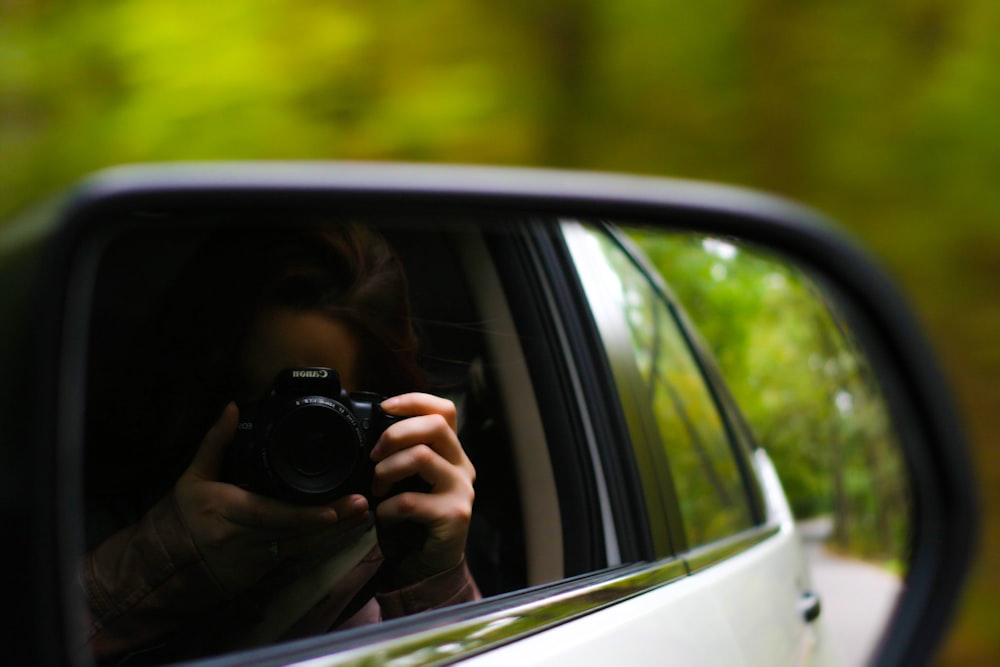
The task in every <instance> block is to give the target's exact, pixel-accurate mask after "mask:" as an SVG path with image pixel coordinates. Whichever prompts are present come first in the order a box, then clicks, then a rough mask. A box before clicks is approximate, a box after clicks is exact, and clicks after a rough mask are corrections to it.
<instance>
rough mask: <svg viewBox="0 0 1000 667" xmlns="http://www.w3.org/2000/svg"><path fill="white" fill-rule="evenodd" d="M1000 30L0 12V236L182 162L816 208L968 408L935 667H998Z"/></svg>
mask: <svg viewBox="0 0 1000 667" xmlns="http://www.w3.org/2000/svg"><path fill="white" fill-rule="evenodd" d="M998 25H1000V3H996V2H994V1H993V0H956V1H951V0H885V1H883V2H875V3H873V2H869V1H867V0H814V1H813V2H801V3H790V2H784V1H782V0H709V1H707V2H702V3H691V2H650V1H648V0H618V1H616V2H596V1H595V0H577V1H575V2H570V1H569V0H552V1H550V2H545V3H536V2H527V1H525V0H512V1H510V2H506V3H478V4H474V3H462V2H458V1H457V0H428V1H427V2H422V3H408V2H402V1H400V0H372V1H370V2H364V3H362V2H344V3H327V2H317V1H316V0H305V1H303V2H297V3H280V2H277V0H240V1H239V2H233V1H232V0H221V1H220V2H214V3H196V2H193V1H192V0H170V1H169V2H168V1H167V0H99V1H98V0H74V1H73V2H56V1H54V0H2V1H0V218H2V217H5V216H6V215H7V214H8V213H10V212H12V211H15V210H17V209H19V208H21V207H22V206H24V205H26V204H28V203H29V202H33V201H35V200H36V199H38V198H40V197H42V196H45V195H47V194H48V193H50V192H52V191H54V190H57V189H60V188H63V187H65V186H67V185H69V184H70V183H72V182H73V181H74V180H76V179H77V178H79V177H80V176H82V175H83V174H85V173H87V172H90V171H92V170H94V169H96V168H99V167H103V166H108V165H113V164H120V163H126V162H136V161H151V160H178V159H233V158H281V159H285V158H352V159H375V160H382V159H404V160H417V161H447V162H485V163H500V164H532V165H554V166H565V167H580V168H596V169H606V170H615V171H628V172H644V173H657V174H669V175H677V176H683V177H690V178H707V179H712V180H718V181H727V182H735V183H740V184H743V185H747V186H752V187H760V188H764V189H766V190H769V191H772V192H776V193H779V194H783V195H788V196H791V197H794V198H796V199H799V200H801V201H805V202H809V203H810V204H812V205H814V206H816V207H817V208H819V209H822V210H824V211H826V212H828V213H829V214H831V215H832V216H833V217H834V218H836V219H839V220H843V221H844V222H845V223H847V224H848V225H850V226H851V227H852V229H853V230H855V231H856V232H857V233H858V234H860V235H861V236H862V238H863V239H864V240H865V241H866V242H867V243H868V244H869V245H870V246H872V247H873V248H874V249H875V251H876V252H877V253H878V254H879V255H880V256H881V257H882V258H883V259H884V260H885V261H886V263H887V264H888V266H889V269H890V270H891V271H892V272H893V273H895V274H896V275H897V276H899V277H900V278H902V280H903V283H904V287H906V288H907V290H908V292H910V293H911V294H913V295H914V297H915V303H916V306H917V309H918V311H919V313H920V314H921V315H922V316H923V317H924V319H925V320H926V322H927V323H928V324H929V326H930V330H931V335H932V338H933V339H934V340H935V342H936V343H937V344H938V346H939V348H940V349H941V350H942V352H943V356H944V360H945V363H946V366H947V369H948V371H949V374H950V377H951V378H952V380H953V382H954V383H955V385H956V386H957V388H958V390H959V392H960V398H961V401H962V406H963V408H964V410H965V412H966V414H967V416H968V419H969V424H970V431H971V433H972V435H973V438H974V442H975V445H976V456H977V461H978V463H979V465H978V473H979V475H980V477H981V481H982V484H981V487H982V488H983V490H984V494H985V507H986V510H987V511H986V513H985V521H986V531H985V535H984V539H983V542H982V544H983V546H982V553H983V556H982V558H981V560H980V565H979V568H978V570H977V574H976V582H975V584H974V585H973V586H971V587H970V588H969V590H970V597H969V602H968V604H967V606H966V612H965V614H964V616H963V620H962V623H961V625H960V627H959V632H958V639H959V640H960V641H959V642H956V643H954V644H953V645H952V647H951V649H950V655H951V657H952V658H953V659H954V660H955V662H957V663H959V664H969V663H979V664H982V663H983V662H995V661H996V660H997V659H1000V640H998V639H997V634H996V633H995V631H994V628H995V627H996V625H997V621H998V615H997V612H996V611H995V603H994V600H995V598H996V596H997V594H998V593H1000V568H996V567H995V566H994V565H993V564H991V563H990V560H992V559H996V558H997V557H998V556H1000V512H997V511H996V508H998V507H1000V492H998V491H997V489H1000V465H998V462H997V460H996V457H994V456H993V454H992V452H993V450H994V445H996V444H998V439H1000V435H998V434H1000V388H998V386H997V384H996V381H995V378H996V377H997V375H1000V346H998V345H997V344H996V342H995V341H997V340H1000V307H998V306H997V300H996V297H995V290H996V283H997V272H998V267H1000V224H998V211H1000V188H998V187H997V181H998V178H1000V176H998V175H1000V150H997V146H998V145H1000V114H997V113H996V112H995V109H994V107H995V100H996V99H998V98H1000V76H997V74H996V70H997V63H1000V40H998V39H997V38H996V27H997V26H998ZM987 655H990V656H992V658H993V660H990V659H988V657H984V656H987Z"/></svg>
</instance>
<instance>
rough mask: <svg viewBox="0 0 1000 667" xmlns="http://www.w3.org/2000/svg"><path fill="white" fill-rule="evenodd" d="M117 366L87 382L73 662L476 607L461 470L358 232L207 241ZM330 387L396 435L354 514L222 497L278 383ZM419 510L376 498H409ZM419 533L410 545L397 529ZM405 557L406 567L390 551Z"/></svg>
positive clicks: (376, 248)
mask: <svg viewBox="0 0 1000 667" xmlns="http://www.w3.org/2000/svg"><path fill="white" fill-rule="evenodd" d="M173 284H174V287H173V288H172V289H171V290H169V296H168V297H166V298H165V299H164V301H163V303H162V304H158V306H157V308H156V309H155V311H154V312H153V315H152V317H151V318H150V322H151V326H150V328H149V329H148V330H147V331H144V332H143V333H142V335H140V336H138V337H137V338H138V340H139V341H141V344H140V345H138V346H137V347H136V349H135V351H134V353H133V354H121V355H119V362H118V366H117V367H114V368H111V369H107V368H104V369H96V370H95V372H93V373H92V379H91V381H90V382H91V385H90V395H89V397H88V401H89V402H88V424H87V429H88V431H87V433H88V435H87V450H86V471H85V472H86V494H87V513H88V522H87V542H88V546H87V552H86V554H85V557H84V559H83V563H82V567H81V568H80V580H81V584H82V587H83V591H84V594H85V599H86V602H87V605H88V609H89V617H88V623H87V626H86V627H87V630H88V636H87V638H86V644H87V646H88V647H89V649H90V651H91V652H92V653H93V654H94V655H95V656H96V657H97V658H98V660H99V662H102V663H110V664H136V663H151V662H165V661H170V660H176V659H181V658H185V657H193V656H198V655H206V654H212V653H216V652H220V651H224V650H234V649H238V648H245V647H250V646H255V645H260V644H263V643H268V642H272V641H276V640H279V639H291V638H296V637H304V636H309V635H315V634H318V633H324V632H328V631H331V630H335V629H340V628H351V627H355V626H359V625H364V624H369V623H374V622H378V621H380V620H382V619H388V618H394V617H399V616H403V615H407V614H412V613H414V612H419V611H423V610H427V609H432V608H437V607H443V606H446V605H452V604H456V603H460V602H465V601H471V600H474V599H477V598H478V597H479V596H480V594H479V591H478V589H477V587H476V584H475V582H474V581H473V579H472V577H471V575H470V573H469V571H468V569H467V566H466V564H465V560H464V550H465V543H466V537H467V533H468V528H469V522H470V517H471V511H472V503H473V496H474V492H473V483H474V481H475V476H476V473H475V470H474V468H473V466H472V464H471V463H470V461H469V458H468V457H467V456H466V454H465V452H464V450H463V447H462V444H461V442H459V439H458V436H457V429H456V409H455V406H454V404H453V403H452V402H451V401H449V400H446V399H444V398H440V397H437V396H434V395H431V394H429V393H425V391H426V386H425V385H426V382H425V379H424V377H423V375H422V372H421V370H420V368H419V366H418V364H417V341H416V336H415V333H414V327H413V324H412V321H411V318H410V306H409V300H408V295H407V288H406V282H405V277H404V274H403V270H402V266H401V263H400V262H399V261H398V259H397V257H396V256H395V254H394V253H393V251H392V249H391V247H390V246H389V244H388V243H387V242H386V240H385V239H384V238H383V237H382V236H381V235H379V234H377V233H376V232H374V231H372V230H371V229H370V228H367V227H365V226H361V225H355V224H347V225H341V226H338V227H324V228H321V229H312V230H306V229H301V230H284V231H282V232H276V231H266V230H259V231H257V232H252V233H245V232H240V233H236V232H231V233H229V234H216V235H215V237H214V238H211V239H209V240H208V241H207V242H206V243H205V244H204V246H203V248H202V250H201V251H199V252H198V253H196V254H195V255H194V256H193V257H192V258H191V259H190V261H188V262H187V264H186V268H185V269H184V270H183V271H181V272H180V275H179V276H178V278H177V279H176V281H174V282H173ZM305 366H322V367H329V368H332V369H336V370H337V371H338V372H339V374H340V378H341V382H342V385H343V386H344V388H345V389H346V390H347V391H359V390H365V391H373V392H378V393H379V394H380V395H382V396H390V398H388V399H387V400H385V401H384V402H383V403H381V407H382V409H383V410H384V411H385V412H386V413H388V414H391V415H395V416H398V417H407V419H402V420H399V421H397V422H395V423H393V424H392V425H391V426H389V427H388V428H387V429H386V430H385V431H384V433H383V434H382V435H381V437H380V438H379V439H378V441H377V444H376V445H375V446H374V448H373V450H372V451H371V458H372V460H373V461H374V462H375V468H374V479H373V482H372V487H371V493H370V494H367V495H365V494H360V493H352V494H349V495H346V496H344V497H340V498H336V499H334V500H333V501H331V502H329V503H328V504H324V505H320V506H310V505H299V504H294V503H289V502H284V501H282V500H278V499H276V498H274V497H269V496H268V495H262V494H259V493H255V492H252V491H249V490H246V489H245V488H241V487H240V486H236V485H234V484H231V483H228V482H227V481H225V480H224V475H223V474H222V473H223V468H224V466H225V464H226V460H227V459H226V456H227V451H228V448H229V446H230V444H231V442H232V440H233V437H234V433H235V431H236V428H237V423H238V420H239V416H240V415H239V408H238V407H237V403H239V402H241V401H245V400H250V399H258V398H260V397H261V396H263V395H264V394H265V392H267V391H268V390H269V388H270V387H271V386H272V384H273V383H274V380H275V377H276V376H277V375H278V373H279V372H281V371H282V370H283V369H288V368H295V367H305ZM413 478H419V479H421V480H423V481H424V482H426V485H425V486H424V488H422V489H421V490H417V491H415V490H409V491H404V492H401V493H393V492H391V490H392V489H393V485H394V484H396V483H397V482H400V481H402V480H407V479H413ZM414 523H416V524H419V525H420V526H422V527H423V530H422V532H421V536H420V540H419V541H418V542H412V541H411V542H407V541H406V540H405V539H404V536H405V527H407V526H410V527H412V524H414ZM407 544H409V545H410V546H409V547H407V546H406V545H407Z"/></svg>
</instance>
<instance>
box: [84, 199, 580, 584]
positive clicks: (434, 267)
mask: <svg viewBox="0 0 1000 667" xmlns="http://www.w3.org/2000/svg"><path fill="white" fill-rule="evenodd" d="M161 218H162V216H158V215H151V214H149V213H148V212H144V213H136V214H134V215H133V216H132V218H130V219H126V220H123V221H122V225H121V227H120V231H119V232H117V233H115V234H113V235H111V236H110V237H109V238H108V239H107V241H106V243H105V244H104V247H103V250H102V251H101V252H100V254H99V258H98V260H97V269H96V271H95V272H94V275H95V278H94V281H93V288H92V289H93V292H92V294H93V298H92V304H91V320H90V325H89V337H88V359H89V362H88V364H87V369H86V372H87V376H88V382H89V383H90V386H94V384H95V383H96V382H99V381H105V382H106V381H107V377H108V374H109V372H112V369H115V368H116V365H115V360H116V355H117V354H118V353H119V351H120V350H121V349H122V348H123V347H124V346H127V345H129V344H131V340H130V339H132V338H133V337H135V336H137V335H138V332H139V331H141V328H142V326H143V322H144V321H145V320H146V319H147V318H148V317H149V316H150V314H151V313H152V312H153V311H154V310H155V309H156V307H157V302H158V299H160V298H161V296H162V295H163V294H164V292H165V290H166V289H167V287H168V285H169V284H170V282H171V280H172V279H173V277H174V276H175V275H176V274H177V272H178V271H179V270H180V267H181V266H182V265H183V264H184V262H185V261H186V260H187V259H188V258H189V257H190V256H191V255H192V254H193V253H194V252H195V251H196V249H197V247H198V246H199V244H200V243H201V242H202V241H203V239H204V238H205V236H206V234H207V232H208V230H210V229H212V228H213V227H216V226H217V225H218V222H217V221H214V220H212V219H211V217H210V216H209V217H208V219H205V220H193V221H191V223H190V224H186V225H180V226H179V225H178V224H177V221H176V220H171V221H170V223H171V224H157V223H158V221H159V220H161ZM377 226H378V227H379V228H380V230H381V231H382V233H383V234H384V235H385V237H386V238H387V239H388V240H389V242H390V244H391V245H392V246H393V248H394V249H395V250H396V252H397V253H398V255H399V257H400V259H401V260H402V262H403V264H404V266H405V269H406V273H407V279H408V281H409V289H410V297H411V305H412V308H413V313H414V322H415V325H416V328H417V332H418V336H419V339H420V344H421V355H420V361H421V365H422V367H423V369H424V370H425V372H426V374H427V377H428V380H429V384H430V387H431V391H432V392H433V393H436V394H439V395H442V396H445V397H447V398H450V399H451V400H453V401H454V402H455V404H456V406H457V408H458V411H459V435H460V439H461V441H462V443H463V446H464V447H465V449H466V451H467V453H468V455H469V457H470V459H471V460H472V462H473V464H474V465H475V467H476V471H477V481H476V487H475V488H476V500H475V505H474V514H473V518H472V522H471V525H470V535H469V539H468V543H467V550H466V557H467V560H468V563H469V566H470V569H471V570H472V573H473V576H474V578H475V579H476V581H477V584H478V585H479V587H480V590H481V591H482V593H483V594H484V596H494V595H498V594H502V593H506V592H510V591H516V590H520V589H523V588H525V587H528V586H533V585H537V584H543V583H546V582H552V581H557V580H559V579H561V578H563V576H564V575H565V567H564V557H563V556H564V548H563V546H564V545H563V535H564V533H563V526H562V518H561V515H560V502H559V500H560V499H559V497H558V495H557V486H556V483H555V479H554V473H553V465H552V461H551V457H550V454H549V447H548V446H547V442H546V429H545V428H544V427H543V417H542V414H541V411H540V408H539V401H538V398H537V396H536V393H535V389H534V385H533V382H532V376H531V372H530V371H529V362H528V360H527V357H526V355H525V350H524V343H523V338H522V336H520V335H519V333H518V326H517V323H516V322H515V317H514V316H513V315H512V313H511V309H510V307H509V304H508V299H507V293H506V290H505V287H504V284H503V282H502V281H501V277H500V273H499V272H498V270H497V266H496V261H497V260H496V254H495V253H494V252H492V250H491V243H493V241H494V240H495V237H497V236H500V237H503V236H505V235H509V234H510V233H511V232H509V231H498V230H494V231H485V230H484V228H483V227H482V226H480V225H477V224H463V223H462V222H461V221H453V222H449V223H447V224H441V225H439V226H438V228H437V229H434V230H429V229H428V228H427V226H426V225H423V226H421V227H420V228H419V229H417V228H416V227H415V226H414V225H412V224H406V221H402V222H399V221H394V220H388V221H380V222H379V223H378V225H377ZM233 233H234V234H238V233H240V232H239V229H238V228H234V229H233ZM102 378H103V380H102ZM89 394H90V392H88V395H89ZM86 409H87V410H88V412H92V411H97V410H102V409H106V408H105V407H104V406H101V405H96V404H95V403H94V402H93V401H88V403H87V408H86ZM98 451H99V450H98ZM99 455H100V454H99V453H95V452H94V450H92V449H91V448H89V447H85V454H84V456H85V458H86V457H88V456H91V457H92V456H99ZM89 509H90V508H88V509H87V510H85V514H86V521H87V524H86V533H87V535H88V537H87V539H88V547H91V546H93V545H94V543H95V540H97V539H98V538H96V537H94V536H99V535H104V534H106V533H107V529H106V527H104V526H101V525H95V524H99V523H100V521H101V519H100V518H99V517H100V513H94V512H90V511H89ZM95 516H97V517H98V518H96V519H95V518H94V517H95Z"/></svg>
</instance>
